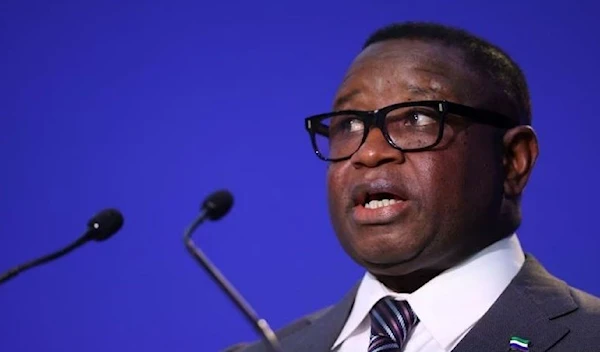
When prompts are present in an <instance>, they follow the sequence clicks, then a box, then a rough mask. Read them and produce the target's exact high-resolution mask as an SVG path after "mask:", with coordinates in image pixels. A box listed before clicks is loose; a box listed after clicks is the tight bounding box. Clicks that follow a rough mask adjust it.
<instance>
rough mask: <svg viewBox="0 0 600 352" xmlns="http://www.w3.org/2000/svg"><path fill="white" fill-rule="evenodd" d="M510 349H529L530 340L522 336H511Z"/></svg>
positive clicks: (526, 350) (526, 351) (523, 350)
mask: <svg viewBox="0 0 600 352" xmlns="http://www.w3.org/2000/svg"><path fill="white" fill-rule="evenodd" d="M510 350H511V351H522V352H528V351H529V340H527V339H524V338H522V337H518V336H513V337H511V338H510Z"/></svg>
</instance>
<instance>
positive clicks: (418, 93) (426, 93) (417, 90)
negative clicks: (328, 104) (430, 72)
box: [333, 84, 440, 108]
mask: <svg viewBox="0 0 600 352" xmlns="http://www.w3.org/2000/svg"><path fill="white" fill-rule="evenodd" d="M406 89H407V90H408V91H409V92H410V93H411V95H412V96H413V97H415V98H417V97H423V98H427V99H430V98H431V97H432V95H436V94H438V93H439V92H440V89H437V88H432V87H421V86H417V85H414V84H408V85H407V86H406ZM361 93H362V91H361V90H360V89H353V90H351V91H350V92H348V93H346V94H344V95H342V96H339V97H338V98H337V99H335V101H334V103H333V107H334V108H336V107H339V106H342V105H344V104H347V103H349V102H350V101H352V99H354V98H355V97H356V96H357V95H360V94H361Z"/></svg>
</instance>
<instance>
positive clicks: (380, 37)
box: [363, 22, 532, 124]
mask: <svg viewBox="0 0 600 352" xmlns="http://www.w3.org/2000/svg"><path fill="white" fill-rule="evenodd" d="M391 39H409V40H421V41H436V42H439V43H442V44H444V45H447V46H449V47H453V48H457V49H459V50H461V51H462V52H463V53H464V54H465V57H466V59H467V61H468V63H469V64H471V65H473V68H474V69H475V70H476V71H477V72H479V73H480V74H482V75H483V77H484V78H488V79H490V80H491V81H492V82H493V83H494V85H495V86H496V87H498V88H499V91H501V92H502V93H503V94H504V95H505V97H506V98H508V100H509V102H510V103H511V104H512V105H513V107H514V109H515V110H516V113H517V114H519V116H515V117H516V118H518V119H519V121H521V123H525V124H530V123H531V120H532V116H531V101H530V97H529V89H528V88H527V81H526V79H525V75H524V74H523V71H521V68H520V67H519V65H517V63H515V62H514V61H513V59H512V58H511V57H510V56H509V55H508V54H507V53H506V52H504V51H503V50H502V49H500V48H499V47H497V46H496V45H494V44H491V43H490V42H488V41H486V40H485V39H483V38H480V37H478V36H476V35H474V34H472V33H469V32H467V31H466V30H464V29H460V28H456V27H452V26H448V25H443V24H439V23H431V22H403V23H394V24H391V25H388V26H386V27H383V28H380V29H378V30H377V31H375V32H374V33H373V34H371V36H370V37H369V38H368V39H367V40H366V42H365V43H364V45H363V50H364V49H365V48H366V47H368V46H369V45H371V44H374V43H377V42H382V41H385V40H391Z"/></svg>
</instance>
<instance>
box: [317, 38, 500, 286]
mask: <svg viewBox="0 0 600 352" xmlns="http://www.w3.org/2000/svg"><path fill="white" fill-rule="evenodd" d="M481 82H482V80H481V79H480V78H479V77H478V76H477V75H476V74H475V73H474V72H473V71H472V70H469V67H468V65H467V63H466V62H465V60H464V59H463V55H462V53H461V52H460V51H458V50H456V49H452V48H449V47H447V46H444V45H442V44H437V43H432V42H422V41H409V40H389V41H385V42H381V43H376V44H373V45H371V46H369V47H368V48H367V49H365V50H364V51H363V52H362V53H361V54H360V55H359V56H358V57H357V58H356V60H355V61H354V62H353V64H352V65H351V67H350V69H349V70H348V72H347V74H346V76H345V78H344V80H343V82H342V84H341V86H340V88H339V90H338V93H337V94H336V99H335V103H334V109H335V110H346V109H355V110H375V109H379V108H382V107H385V106H387V105H391V104H395V103H400V102H406V101H417V100H448V101H452V102H456V103H460V104H464V105H470V106H474V107H484V108H486V106H481V105H482V102H483V101H486V99H487V98H488V97H487V96H485V95H486V94H487V93H485V92H484V91H486V90H487V89H485V86H483V85H482V84H481ZM487 108H490V107H487ZM450 119H451V121H455V122H457V123H453V122H450V123H449V124H448V125H447V126H446V127H445V131H444V137H443V139H442V141H441V143H440V144H439V145H438V146H437V147H435V148H433V149H431V150H427V151H422V152H407V153H403V152H401V151H399V150H397V149H394V148H392V147H391V146H390V145H389V144H388V143H387V142H386V140H385V138H384V137H383V135H382V133H381V131H380V130H379V129H377V128H374V129H372V130H371V131H370V132H369V134H368V136H367V139H366V141H365V143H364V144H363V145H362V146H361V148H360V149H359V150H358V151H357V152H356V153H355V154H354V155H353V156H352V157H351V158H350V159H349V160H345V161H340V162H334V163H331V164H330V166H329V169H328V174H327V178H328V192H329V209H330V214H331V219H332V223H333V226H334V229H335V231H336V234H337V236H338V239H339V241H340V243H341V244H342V246H343V247H344V249H345V250H346V252H347V253H348V254H349V255H350V256H351V257H352V258H353V259H354V260H355V261H356V262H358V263H359V264H360V265H362V266H363V267H365V268H367V269H368V270H369V271H371V272H373V273H375V274H380V275H407V274H410V273H417V272H426V271H429V270H432V271H433V270H444V269H446V268H448V267H450V266H452V265H454V264H456V262H458V261H460V260H462V259H464V258H465V257H466V256H468V255H470V254H472V253H473V252H475V251H476V249H479V247H481V246H482V243H485V242H486V240H485V238H486V236H489V233H488V231H490V230H491V229H490V226H493V225H492V224H494V223H495V222H497V218H498V216H499V213H500V207H501V204H502V189H503V175H502V173H503V171H502V170H503V167H502V153H501V150H500V148H499V147H498V145H499V143H500V141H499V139H498V134H497V133H496V134H495V131H494V129H493V127H490V126H484V125H478V124H468V123H466V122H464V120H462V119H461V118H460V117H458V116H451V117H450ZM461 122H462V123H461ZM365 193H367V194H368V198H369V199H371V198H375V199H379V198H394V199H395V200H396V202H395V203H394V202H391V203H392V204H390V205H387V206H383V207H379V208H375V209H373V208H371V207H370V206H369V207H365V204H363V203H364V200H365ZM386 203H387V202H386ZM379 205H381V204H379Z"/></svg>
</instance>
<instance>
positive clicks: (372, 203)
mask: <svg viewBox="0 0 600 352" xmlns="http://www.w3.org/2000/svg"><path fill="white" fill-rule="evenodd" d="M401 201H402V199H400V197H398V196H396V195H394V194H391V193H374V194H367V195H366V197H365V200H364V202H363V203H362V206H363V207H365V208H367V209H377V208H382V207H387V206H388V205H394V204H396V203H398V202H401Z"/></svg>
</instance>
